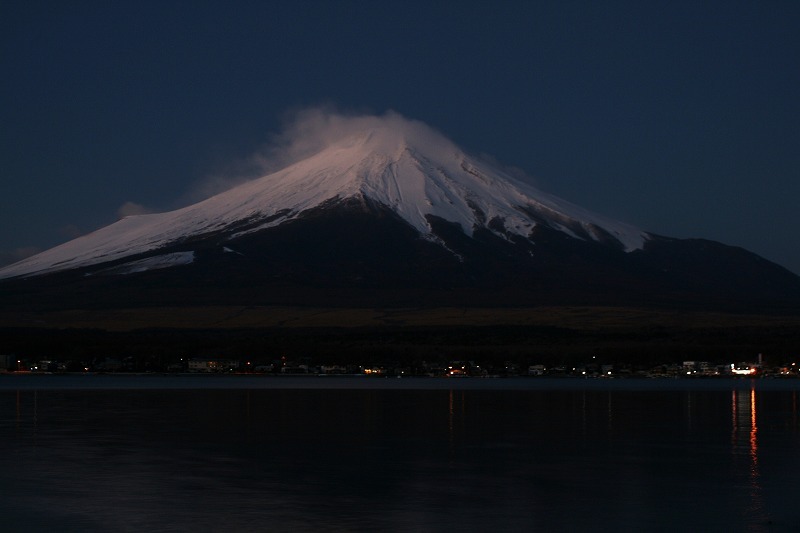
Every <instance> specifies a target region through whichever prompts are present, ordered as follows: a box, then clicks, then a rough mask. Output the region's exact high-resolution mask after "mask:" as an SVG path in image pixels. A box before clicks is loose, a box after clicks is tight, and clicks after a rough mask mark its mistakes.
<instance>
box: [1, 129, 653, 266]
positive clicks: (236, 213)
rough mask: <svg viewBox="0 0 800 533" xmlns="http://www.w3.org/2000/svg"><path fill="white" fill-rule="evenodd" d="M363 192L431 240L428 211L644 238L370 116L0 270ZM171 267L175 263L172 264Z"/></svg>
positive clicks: (169, 238) (628, 247)
mask: <svg viewBox="0 0 800 533" xmlns="http://www.w3.org/2000/svg"><path fill="white" fill-rule="evenodd" d="M350 198H367V199H369V200H371V201H373V202H377V203H379V204H382V205H384V206H386V207H388V208H389V209H390V210H392V211H394V212H395V213H396V214H397V215H399V217H401V218H402V219H403V220H404V221H405V222H407V223H408V224H409V225H411V226H412V227H413V228H415V229H416V230H417V231H418V232H419V234H420V236H421V237H423V238H426V239H429V240H432V241H436V238H435V236H433V234H432V228H431V224H430V218H429V217H430V216H434V217H438V218H441V219H443V220H446V221H450V222H453V223H456V224H458V225H460V226H461V228H462V230H463V232H464V233H465V234H466V235H469V236H471V235H472V234H473V231H474V230H475V229H477V228H488V229H489V230H491V231H492V232H493V233H495V234H497V235H499V236H501V237H503V238H508V237H509V236H510V235H519V236H521V237H525V238H527V237H529V236H530V235H531V233H532V231H533V230H534V228H536V227H537V226H539V225H543V226H545V227H547V228H551V229H555V230H557V231H559V232H562V233H563V234H565V235H568V236H570V237H573V238H576V239H580V240H585V241H597V242H601V243H604V244H610V245H612V246H614V247H616V248H619V249H622V250H625V251H628V252H630V251H633V250H638V249H641V248H642V247H643V246H644V244H645V242H646V241H647V239H648V238H649V236H648V234H647V233H645V232H643V231H641V230H639V229H637V228H635V227H633V226H630V225H627V224H623V223H620V222H616V221H613V220H610V219H607V218H604V217H601V216H599V215H596V214H593V213H591V212H589V211H586V210H584V209H582V208H580V207H578V206H575V205H573V204H571V203H569V202H566V201H564V200H561V199H559V198H557V197H555V196H552V195H549V194H546V193H544V192H541V191H539V190H538V189H536V188H535V187H533V186H531V185H529V184H526V183H523V182H521V181H519V180H517V179H515V178H513V177H511V176H509V175H508V174H507V173H506V172H504V171H503V170H502V169H499V168H497V167H495V166H493V165H491V164H489V163H486V162H483V161H480V160H477V159H474V158H471V157H469V156H468V155H466V154H465V153H463V152H462V151H461V150H460V149H459V148H458V147H456V146H455V145H454V144H452V143H451V142H450V141H448V140H447V139H445V138H444V137H442V136H441V135H439V134H438V133H436V132H435V131H433V130H432V129H430V128H428V127H427V126H425V125H424V124H422V123H419V122H413V121H408V120H405V119H403V120H399V121H398V120H395V121H392V122H391V123H390V124H387V123H385V122H381V121H376V122H375V123H374V124H371V125H369V127H366V128H365V129H363V130H361V131H358V132H356V133H349V134H348V135H345V136H343V137H342V138H340V139H338V140H336V141H335V142H332V143H330V144H328V145H327V146H326V147H324V148H323V149H321V150H319V151H317V152H316V153H315V154H313V155H311V156H310V157H307V158H305V159H302V160H300V161H298V162H295V163H294V164H291V165H289V166H287V167H286V168H284V169H283V170H280V171H277V172H274V173H272V174H269V175H266V176H264V177H262V178H259V179H256V180H253V181H250V182H248V183H245V184H243V185H240V186H238V187H236V188H233V189H231V190H228V191H226V192H223V193H221V194H218V195H216V196H213V197H211V198H208V199H206V200H204V201H201V202H199V203H196V204H194V205H190V206H188V207H185V208H182V209H178V210H176V211H171V212H166V213H159V214H149V215H140V216H131V217H126V218H124V219H122V220H120V221H118V222H116V223H114V224H111V225H109V226H106V227H104V228H101V229H99V230H97V231H95V232H93V233H91V234H88V235H85V236H83V237H80V238H78V239H75V240H73V241H70V242H67V243H65V244H62V245H60V246H57V247H55V248H52V249H50V250H47V251H45V252H43V253H40V254H38V255H35V256H33V257H30V258H28V259H25V260H23V261H20V262H18V263H16V264H13V265H10V266H7V267H5V268H2V269H0V278H10V277H19V276H21V277H27V276H32V275H39V274H45V273H51V272H57V271H62V270H67V269H73V268H81V267H87V266H92V265H100V264H103V263H107V262H109V261H116V260H120V259H122V258H125V257H128V256H134V255H141V254H148V253H153V254H155V253H157V251H158V250H161V249H163V248H166V247H169V246H174V245H176V244H179V243H181V242H183V241H185V240H187V239H192V238H197V237H201V236H204V235H211V234H217V235H219V236H220V238H222V239H223V240H224V239H232V238H237V237H241V236H243V235H246V234H250V233H254V232H258V231H260V230H264V229H267V228H272V227H275V226H278V225H281V224H283V223H284V222H286V221H289V220H292V219H296V218H297V217H299V216H301V214H302V213H304V212H307V211H308V210H310V209H313V208H317V207H319V206H322V205H325V204H326V203H330V202H335V201H337V200H345V199H350ZM176 264H181V262H176Z"/></svg>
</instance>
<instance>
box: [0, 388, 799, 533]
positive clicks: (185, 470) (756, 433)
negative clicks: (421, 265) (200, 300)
mask: <svg viewBox="0 0 800 533" xmlns="http://www.w3.org/2000/svg"><path fill="white" fill-rule="evenodd" d="M0 439H1V441H0V442H2V444H3V448H2V454H0V488H2V496H1V497H0V531H8V532H13V531H89V532H92V531H137V532H139V531H195V532H199V531H490V530H496V531H764V532H771V531H799V532H800V382H798V381H794V380H793V381H778V380H775V381H771V382H770V381H766V380H760V381H750V380H730V381H728V380H713V381H712V380H709V381H690V380H679V381H675V380H673V381H652V380H651V381H636V380H619V381H617V380H546V379H539V380H536V379H520V380H514V379H509V380H488V379H487V380H482V379H460V380H445V379H429V380H424V379H421V380H407V379H403V380H364V379H352V378H351V379H348V378H247V379H236V377H214V378H208V377H186V376H182V377H159V376H155V377H143V376H142V377H137V376H129V377H111V376H0Z"/></svg>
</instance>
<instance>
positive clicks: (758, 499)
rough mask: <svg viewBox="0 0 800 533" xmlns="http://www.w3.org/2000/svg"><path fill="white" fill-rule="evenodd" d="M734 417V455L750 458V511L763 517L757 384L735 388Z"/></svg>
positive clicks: (732, 399)
mask: <svg viewBox="0 0 800 533" xmlns="http://www.w3.org/2000/svg"><path fill="white" fill-rule="evenodd" d="M731 413H732V417H733V424H732V426H733V433H732V451H733V454H734V456H742V455H746V456H747V458H748V463H749V464H748V467H749V468H748V479H747V483H748V484H749V487H750V508H749V512H750V513H752V514H753V515H754V516H757V517H763V518H764V520H765V521H766V516H765V514H764V502H763V494H762V492H763V491H762V487H761V476H760V473H759V463H758V459H759V458H758V403H757V402H756V389H755V385H753V386H751V388H750V390H749V391H741V390H734V391H733V392H732V396H731Z"/></svg>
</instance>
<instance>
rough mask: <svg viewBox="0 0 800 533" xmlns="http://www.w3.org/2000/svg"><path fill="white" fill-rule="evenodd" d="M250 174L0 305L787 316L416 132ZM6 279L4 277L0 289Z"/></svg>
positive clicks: (420, 129)
mask: <svg viewBox="0 0 800 533" xmlns="http://www.w3.org/2000/svg"><path fill="white" fill-rule="evenodd" d="M363 126H364V127H363V128H361V129H360V130H358V131H356V132H350V133H348V134H347V135H343V136H340V137H337V138H334V139H332V140H329V142H326V143H324V144H323V145H321V146H319V147H316V148H315V149H313V150H308V151H307V152H306V153H304V154H303V156H302V157H299V158H297V159H296V160H294V161H292V162H290V163H288V164H287V165H286V166H284V167H283V168H280V169H278V170H275V171H273V172H270V173H268V174H266V175H264V176H262V177H261V178H257V179H255V180H252V181H249V182H246V183H244V184H241V185H239V186H238V187H235V188H232V189H230V190H228V191H225V192H222V193H220V194H217V195H215V196H212V197H210V198H207V199H205V200H203V201H201V202H198V203H196V204H192V205H190V206H187V207H184V208H181V209H178V210H175V211H170V212H166V213H158V214H149V215H139V216H132V217H127V218H124V219H122V220H120V221H118V222H116V223H115V224H112V225H110V226H106V227H105V228H101V229H99V230H97V231H95V232H93V233H91V234H89V235H86V236H84V237H80V238H78V239H75V240H73V241H70V242H67V243H65V244H63V245H61V246H58V247H55V248H52V249H50V250H47V251H45V252H42V253H41V254H38V255H36V256H33V257H31V258H28V259H26V260H23V261H21V262H19V263H16V264H14V265H10V266H7V267H5V268H2V269H0V292H2V293H3V295H4V300H5V301H6V303H7V305H17V306H22V305H29V304H28V303H27V302H28V301H30V302H34V303H33V304H30V305H37V302H38V304H39V305H45V304H47V305H51V306H60V307H62V308H63V307H65V306H69V305H73V306H74V305H106V306H115V305H124V304H123V303H121V302H129V303H131V304H133V305H141V306H147V305H151V304H152V303H153V302H155V303H156V304H158V305H176V304H178V303H185V304H187V305H214V304H226V305H231V304H239V303H242V304H247V305H294V304H298V305H323V306H336V307H347V306H355V307H358V306H373V307H380V306H387V307H398V306H412V307H413V306H420V305H422V306H433V305H479V306H539V305H561V304H566V305H609V304H610V305H636V306H665V307H681V306H684V307H691V308H726V309H739V310H748V309H756V308H757V309H760V310H770V309H790V310H791V309H800V276H796V275H794V274H793V273H791V272H789V271H788V270H786V269H784V268H783V267H780V266H779V265H776V264H774V263H771V262H769V261H767V260H765V259H763V258H761V257H759V256H757V255H755V254H753V253H751V252H748V251H747V250H744V249H741V248H737V247H732V246H727V245H723V244H721V243H716V242H714V241H709V240H703V239H674V238H670V237H665V236H659V235H656V234H653V233H648V232H646V231H643V230H641V229H639V228H636V227H634V226H632V225H629V224H625V223H621V222H617V221H614V220H612V219H609V218H607V217H604V216H600V215H596V214H594V213H592V212H590V211H588V210H585V209H583V208H581V207H579V206H576V205H574V204H572V203H570V202H568V201H565V200H562V199H560V198H557V197H555V196H552V195H549V194H547V193H544V192H542V191H539V190H538V189H537V188H535V187H534V186H532V185H530V184H527V183H523V182H522V181H520V180H518V179H516V178H514V177H512V176H511V175H509V174H508V173H507V172H506V171H504V170H503V169H502V168H501V167H499V166H498V165H495V164H492V163H489V162H485V161H482V160H479V159H477V158H473V157H470V156H468V155H467V154H465V153H464V152H463V151H461V150H460V149H458V148H457V147H456V146H455V145H454V144H453V143H452V142H450V141H449V140H447V139H446V138H444V137H443V136H441V135H440V134H438V133H437V132H435V131H434V130H432V129H431V128H428V127H427V126H425V125H424V124H422V123H419V122H415V121H409V120H406V119H403V118H402V117H390V118H389V119H385V118H380V117H372V118H369V117H368V118H367V119H365V122H364V124H363ZM3 278H5V279H3Z"/></svg>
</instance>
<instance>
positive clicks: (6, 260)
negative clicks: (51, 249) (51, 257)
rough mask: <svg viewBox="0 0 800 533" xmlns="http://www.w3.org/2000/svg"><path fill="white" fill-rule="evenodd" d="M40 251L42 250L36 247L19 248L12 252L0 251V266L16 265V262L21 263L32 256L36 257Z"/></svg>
mask: <svg viewBox="0 0 800 533" xmlns="http://www.w3.org/2000/svg"><path fill="white" fill-rule="evenodd" d="M41 251H42V249H41V248H39V247H38V246H21V247H19V248H15V249H13V250H2V251H0V266H4V265H10V264H12V263H16V262H17V261H22V260H23V259H25V258H28V257H30V256H32V255H36V254H38V253H39V252H41Z"/></svg>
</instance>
